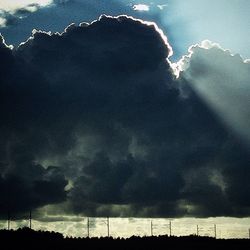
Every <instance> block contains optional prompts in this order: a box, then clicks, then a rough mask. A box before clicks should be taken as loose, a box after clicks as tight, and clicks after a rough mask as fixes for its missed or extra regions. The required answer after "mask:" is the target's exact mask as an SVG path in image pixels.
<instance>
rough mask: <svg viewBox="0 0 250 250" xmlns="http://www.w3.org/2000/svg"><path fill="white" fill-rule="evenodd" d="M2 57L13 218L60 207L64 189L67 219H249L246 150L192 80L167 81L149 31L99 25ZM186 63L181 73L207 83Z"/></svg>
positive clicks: (166, 65) (155, 33) (164, 49)
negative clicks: (16, 214) (31, 210)
mask: <svg viewBox="0 0 250 250" xmlns="http://www.w3.org/2000/svg"><path fill="white" fill-rule="evenodd" d="M209 51H210V50H208V54H209ZM0 54H1V58H2V60H3V61H4V62H5V63H4V64H2V67H1V68H0V77H1V86H0V88H1V92H0V95H1V96H0V97H1V99H0V100H1V107H0V108H1V115H2V118H1V138H2V139H1V144H0V163H1V167H0V170H1V176H2V179H1V183H2V184H1V185H2V189H6V187H8V186H11V187H12V189H11V190H13V191H12V193H13V196H12V200H13V202H16V203H15V204H14V206H15V207H16V210H17V211H19V212H22V211H24V210H26V209H27V206H26V205H22V204H28V206H31V207H32V208H35V207H40V206H42V205H46V204H52V203H57V202H58V203H59V202H62V201H64V200H65V195H66V192H65V191H64V188H65V186H66V185H67V182H66V181H65V178H66V179H67V180H69V185H68V186H67V190H68V191H67V202H68V205H69V206H68V208H67V209H69V207H71V211H73V212H75V213H82V214H87V215H123V216H181V215H198V216H208V215H209V216H210V215H214V216H215V215H235V216H244V215H249V199H248V196H247V194H248V193H249V190H248V186H249V185H248V182H247V180H248V178H247V176H249V169H248V168H247V167H246V166H248V165H249V164H248V159H249V151H247V150H248V148H247V146H245V145H244V144H241V143H240V142H239V141H238V140H237V139H236V137H235V136H234V134H233V133H231V131H230V130H229V129H227V128H226V127H224V125H223V123H221V122H220V121H219V119H218V117H217V116H216V115H215V114H214V112H213V111H211V110H210V108H209V107H208V106H207V104H206V103H205V102H204V101H203V100H202V99H201V98H200V96H199V95H198V93H197V92H196V91H194V89H193V87H192V86H193V85H192V80H193V78H187V77H184V75H183V74H181V76H180V78H179V79H178V80H176V79H175V77H174V75H173V70H172V67H171V65H170V62H169V61H168V60H167V58H168V57H169V55H170V54H171V48H170V46H169V45H168V43H167V39H166V37H164V36H163V34H162V33H161V32H160V30H158V29H157V27H156V26H154V25H152V24H150V25H149V24H146V23H143V22H141V21H139V20H135V19H132V18H129V17H127V16H119V17H116V18H113V17H107V16H102V17H101V18H100V20H98V21H95V22H93V23H91V24H87V23H82V24H81V25H80V26H75V25H71V26H69V27H68V28H67V29H66V31H65V32H64V33H62V34H59V33H57V34H49V33H45V32H34V33H33V36H32V38H30V39H29V40H28V41H27V42H26V43H24V44H22V45H21V46H20V47H19V48H17V49H16V50H11V49H10V48H7V47H6V45H5V44H4V43H3V42H2V43H1V46H0ZM223 56H224V52H223V51H222V53H221V54H220V53H219V55H218V57H223ZM194 60H197V67H196V68H194V69H192V67H189V69H187V71H186V72H189V70H191V72H197V74H198V73H199V74H204V72H206V65H204V64H200V65H201V66H200V67H199V62H200V61H198V59H196V57H195V56H194ZM242 65H243V66H244V63H243V62H240V63H239V65H238V66H239V67H243V66H242ZM186 68H188V66H187V67H186ZM218 70H220V69H218ZM225 73H226V72H225ZM195 75H196V74H195ZM204 76H205V75H204ZM42 165H44V166H45V167H47V166H51V165H57V166H58V167H48V168H44V167H42ZM238 169H239V171H238ZM236 173H237V174H236ZM242 175H244V176H242ZM13 178H14V179H13ZM10 183H11V185H10ZM20 186H21V187H22V188H18V187H20ZM242 186H244V187H245V190H244V191H243V192H239V190H240V189H241V187H242ZM52 189H53V192H49V190H52ZM16 190H20V193H19V194H18V196H17V197H18V198H17V197H15V195H14V194H16ZM27 194H28V195H27ZM243 198H244V199H243ZM1 199H2V200H3V202H4V203H6V199H7V198H6V197H5V196H4V195H2V197H1ZM27 200H29V202H28V201H27ZM218 204H219V205H218Z"/></svg>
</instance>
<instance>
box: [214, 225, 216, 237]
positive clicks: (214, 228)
mask: <svg viewBox="0 0 250 250" xmlns="http://www.w3.org/2000/svg"><path fill="white" fill-rule="evenodd" d="M214 238H215V239H216V238H217V228H216V224H214Z"/></svg>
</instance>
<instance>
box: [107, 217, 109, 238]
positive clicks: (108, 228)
mask: <svg viewBox="0 0 250 250" xmlns="http://www.w3.org/2000/svg"><path fill="white" fill-rule="evenodd" d="M107 230H108V237H109V217H107Z"/></svg>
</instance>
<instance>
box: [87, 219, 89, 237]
mask: <svg viewBox="0 0 250 250" xmlns="http://www.w3.org/2000/svg"><path fill="white" fill-rule="evenodd" d="M87 234H88V238H89V217H88V218H87Z"/></svg>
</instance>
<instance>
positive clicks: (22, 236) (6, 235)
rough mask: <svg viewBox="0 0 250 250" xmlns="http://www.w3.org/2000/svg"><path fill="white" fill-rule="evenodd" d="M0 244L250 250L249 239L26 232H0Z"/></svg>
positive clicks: (32, 247) (128, 249)
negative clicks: (73, 236) (64, 234)
mask: <svg viewBox="0 0 250 250" xmlns="http://www.w3.org/2000/svg"><path fill="white" fill-rule="evenodd" d="M0 242H1V246H4V248H2V249H53V250H57V249H58V250H61V249H72V250H74V249H87V250H88V249H121V250H123V249H126V250H130V249H152V250H156V249H207V248H209V249H250V240H249V239H227V240H226V239H215V238H212V237H202V236H196V235H190V236H181V237H177V236H171V237H169V236H151V237H148V236H147V237H138V236H132V237H130V238H127V239H124V238H115V239H114V238H112V237H100V238H96V237H93V238H72V237H64V236H63V235H62V234H60V233H56V232H48V231H34V230H32V229H30V228H22V229H18V230H16V231H14V230H0Z"/></svg>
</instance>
